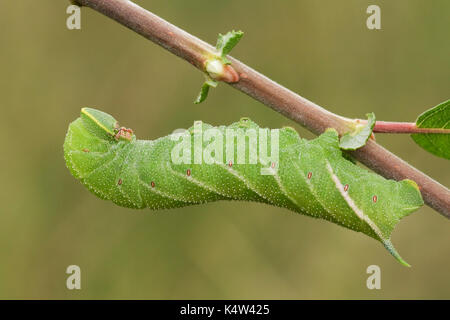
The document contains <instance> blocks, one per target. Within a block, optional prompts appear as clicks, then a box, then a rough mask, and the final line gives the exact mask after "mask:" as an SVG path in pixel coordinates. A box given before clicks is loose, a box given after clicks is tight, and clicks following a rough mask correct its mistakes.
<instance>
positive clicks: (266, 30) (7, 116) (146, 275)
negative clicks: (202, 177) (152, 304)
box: [0, 0, 450, 299]
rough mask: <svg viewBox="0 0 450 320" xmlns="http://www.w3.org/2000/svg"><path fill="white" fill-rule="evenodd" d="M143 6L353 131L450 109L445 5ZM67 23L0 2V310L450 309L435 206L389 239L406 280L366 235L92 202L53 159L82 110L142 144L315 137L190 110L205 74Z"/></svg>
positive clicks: (213, 98) (118, 37)
mask: <svg viewBox="0 0 450 320" xmlns="http://www.w3.org/2000/svg"><path fill="white" fill-rule="evenodd" d="M137 3H138V4H140V5H141V6H143V7H145V8H147V9H149V10H150V11H152V12H154V13H156V14H158V15H160V16H161V17H163V18H165V19H167V20H168V21H170V22H172V23H174V24H176V25H178V26H179V27H181V28H184V29H185V30H187V31H188V32H190V33H192V34H194V35H196V36H198V37H200V38H201V39H204V40H206V41H208V42H210V43H215V41H216V37H217V34H218V33H219V32H222V33H224V32H226V31H228V30H231V29H241V30H243V31H244V32H245V35H244V38H243V40H242V41H241V43H239V45H238V46H237V47H236V48H235V49H234V50H233V56H235V57H236V58H238V59H240V60H242V61H244V62H245V63H247V64H249V65H250V66H252V67H254V68H255V69H257V70H258V71H260V72H262V73H263V74H265V75H267V76H268V77H270V78H272V79H273V80H275V81H277V82H279V83H281V84H282V85H284V86H286V87H288V88H290V89H292V90H294V91H296V92H298V93H300V94H301V95H303V96H304V97H306V98H308V99H310V100H312V101H314V102H316V103H318V104H320V105H322V106H324V107H325V108H327V109H329V110H331V111H333V112H336V113H339V114H342V115H344V116H347V117H364V115H365V114H366V113H367V112H370V111H373V112H375V114H376V115H377V118H378V119H380V120H392V121H401V120H403V121H414V120H415V118H416V117H417V115H418V114H419V113H421V112H422V111H424V110H426V109H428V108H430V107H432V106H434V105H436V104H438V103H439V102H441V101H443V100H446V99H448V98H449V97H450V96H449V93H450V92H449V84H450V73H449V71H450V59H449V57H450V42H449V41H448V39H449V34H448V31H449V29H450V20H449V19H448V14H449V12H450V2H449V1H447V0H434V1H416V0H397V1H375V0H373V1H363V0H351V1H350V0H349V1H333V0H328V1H314V0H308V1H306V0H305V1H300V0H295V1H269V0H258V1H256V0H255V1H241V0H229V1H210V0H209V1H207V0H202V1H200V0H198V1H197V0H191V1H186V0H170V1H169V0H151V1H150V0H149V1H137ZM370 4H378V5H380V7H381V19H382V21H381V23H382V30H380V31H371V30H368V29H367V28H366V18H367V17H368V15H367V14H366V8H367V6H368V5H370ZM67 6H68V2H67V1H54V0H40V1H31V0H22V1H5V0H3V1H1V2H0V13H1V18H0V40H1V50H0V70H1V77H0V99H1V100H0V101H1V102H0V107H1V117H0V119H1V125H2V130H1V131H2V139H1V146H2V148H1V157H0V168H1V169H0V170H1V171H0V172H1V178H2V187H1V192H0V200H1V209H0V211H1V214H0V298H27V299H28V298H39V299H41V298H43V299H48V298H62V299H66V298H70V299H77V298H100V299H103V298H112V299H116V298H137V299H144V298H148V299H184V298H192V299H201V298H211V299H215V298H224V299H230V298H236V299H250V298H251V299H263V298H264V299H266V298H267V299H277V298H284V299H322V298H334V299H336V298H337V299H345V298H363V299H366V298H367V299H372V298H375V299H380V298H426V299H427V298H450V288H449V284H450V281H449V280H450V276H449V273H448V270H449V265H450V255H449V253H450V241H449V226H450V223H449V221H448V220H447V219H445V218H443V217H442V216H441V215H440V214H438V213H436V212H435V211H433V210H431V209H430V208H428V207H424V208H422V209H420V210H419V211H418V212H416V213H414V214H413V215H411V216H409V217H407V218H405V219H404V220H403V221H402V222H401V223H400V224H399V226H398V228H397V229H396V230H395V232H394V235H393V242H394V244H395V245H396V247H397V249H398V250H399V251H400V253H401V254H402V256H403V257H404V258H405V259H406V260H407V261H408V262H410V263H411V264H412V266H413V267H412V268H410V269H408V268H405V267H402V266H401V265H400V264H398V263H397V262H396V261H395V260H394V259H393V258H392V257H391V256H390V255H389V253H388V252H386V251H385V249H384V248H383V247H382V246H381V245H380V244H379V243H377V242H376V241H374V240H372V239H370V238H368V237H366V236H364V235H362V234H359V233H355V232H352V231H349V230H346V229H343V228H341V227H338V226H336V225H334V224H331V223H328V222H324V221H319V220H314V219H311V218H308V217H305V216H300V215H296V214H293V213H291V212H289V211H287V210H285V209H280V208H274V207H270V206H265V205H260V204H254V203H240V202H218V203H211V204H207V205H202V206H193V207H187V208H181V209H174V210H169V211H159V212H153V211H150V210H143V211H134V210H131V209H124V208H120V207H117V206H115V205H113V204H112V203H111V202H107V201H103V200H100V199H98V198H96V197H95V196H94V195H92V194H91V193H90V192H88V191H87V190H86V189H85V188H84V187H83V186H82V185H81V184H80V183H79V182H78V181H77V180H75V179H74V178H73V177H72V176H71V175H70V173H69V171H68V170H67V169H66V167H65V163H64V159H63V150H62V144H63V141H64V137H65V133H66V129H67V126H68V124H69V123H70V122H71V121H73V120H74V119H75V118H76V117H78V115H79V111H80V108H81V107H83V106H93V107H98V108H100V109H102V110H104V111H107V112H108V113H111V114H113V115H114V116H115V117H116V118H117V119H119V120H120V121H121V123H122V124H123V125H125V126H129V127H132V128H133V129H134V131H135V132H136V133H137V135H138V137H141V138H148V139H154V138H157V137H160V136H162V135H167V134H168V133H171V132H172V131H173V130H174V129H176V128H186V127H189V126H190V125H192V123H193V121H194V120H199V119H201V120H203V121H205V122H208V123H212V124H216V125H219V124H229V123H231V122H233V121H236V120H237V119H239V118H240V117H242V116H249V117H251V118H252V119H253V120H254V121H256V122H258V123H259V124H261V125H262V126H268V127H272V128H276V127H280V126H283V125H291V126H294V127H295V128H297V129H298V130H299V132H300V134H301V135H302V136H304V137H308V138H311V137H313V136H312V135H311V134H310V133H309V132H307V131H306V130H305V129H302V128H300V127H299V126H298V125H296V124H295V123H293V122H292V121H290V120H288V119H286V118H284V117H282V116H281V115H280V114H278V113H276V112H274V111H273V110H271V109H269V108H267V107H265V106H264V105H262V104H260V103H259V102H256V101H254V100H252V99H251V98H249V97H247V96H246V95H244V94H242V93H240V92H238V91H236V90H233V89H232V88H231V87H229V86H227V85H225V84H221V85H219V87H218V88H217V89H214V90H213V91H212V92H211V94H210V97H209V98H208V100H207V101H206V102H205V103H203V104H200V105H194V104H192V101H193V99H194V98H195V96H196V95H197V93H198V91H199V89H200V86H201V84H202V81H203V76H202V74H201V73H200V72H199V71H197V70H195V69H194V68H192V66H190V65H189V64H188V63H186V62H184V61H182V60H181V59H178V58H176V57H174V56H172V55H171V54H169V53H168V52H167V51H165V50H163V49H162V48H160V47H158V46H156V45H155V44H153V43H151V42H149V41H147V40H145V39H144V38H142V37H140V36H138V35H137V34H135V33H133V32H131V31H129V30H128V29H126V28H124V27H122V26H120V25H119V24H117V23H116V22H113V21H112V20H110V19H108V18H105V17H104V16H102V15H100V14H98V13H96V12H94V11H92V10H91V9H86V8H84V9H82V17H81V20H82V21H81V26H82V29H81V30H79V31H76V30H74V31H69V30H68V29H67V28H66V18H67V17H68V15H67V14H66V12H65V11H66V7H67ZM377 141H379V142H380V143H381V144H383V145H384V146H386V147H387V148H389V149H390V150H392V151H394V152H395V153H396V154H398V155H399V156H401V157H403V158H404V159H406V160H407V161H409V162H410V163H411V164H412V165H414V166H416V167H418V168H419V169H421V170H423V171H424V172H426V173H427V174H429V175H430V176H431V177H433V178H436V179H438V180H439V181H440V182H441V183H442V184H444V185H447V186H449V185H450V170H449V163H448V161H446V160H444V159H440V158H437V157H435V156H433V155H431V154H428V153H426V152H425V151H422V150H421V149H420V148H418V146H416V145H415V143H414V142H413V141H412V140H411V139H410V138H409V137H408V136H403V135H398V136H392V135H389V136H387V135H381V134H379V135H377ZM71 264H76V265H79V266H80V267H81V273H82V289H81V290H73V291H69V290H67V289H66V286H65V283H66V277H67V275H66V274H65V270H66V268H67V266H68V265H71ZM371 264H376V265H379V266H380V267H381V272H382V278H381V286H382V289H381V290H368V289H367V288H366V279H367V277H368V275H367V274H366V268H367V266H369V265H371Z"/></svg>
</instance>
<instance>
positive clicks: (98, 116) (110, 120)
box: [81, 108, 134, 141]
mask: <svg viewBox="0 0 450 320" xmlns="http://www.w3.org/2000/svg"><path fill="white" fill-rule="evenodd" d="M81 120H82V121H83V124H84V126H85V127H86V128H87V129H88V130H89V131H90V132H91V133H93V134H95V135H96V136H98V137H99V138H101V139H105V140H107V139H115V140H116V141H119V140H128V141H131V140H132V138H133V135H134V134H133V130H131V129H127V128H125V127H120V126H119V123H118V121H117V120H116V119H114V117H113V116H111V115H109V114H107V113H105V112H102V111H99V110H96V109H93V108H83V109H81Z"/></svg>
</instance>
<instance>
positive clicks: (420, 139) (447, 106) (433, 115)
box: [411, 100, 450, 159]
mask: <svg viewBox="0 0 450 320" xmlns="http://www.w3.org/2000/svg"><path fill="white" fill-rule="evenodd" d="M416 126H417V127H418V128H438V129H450V100H447V101H444V102H442V103H441V104H439V105H437V106H436V107H434V108H431V109H430V110H427V111H425V112H424V113H422V114H421V115H420V116H419V117H418V118H417V120H416ZM411 138H412V139H413V140H414V141H415V142H416V143H417V144H418V145H419V146H421V147H422V148H424V149H425V150H427V151H428V152H430V153H432V154H434V155H436V156H438V157H442V158H445V159H450V134H448V133H414V134H412V135H411Z"/></svg>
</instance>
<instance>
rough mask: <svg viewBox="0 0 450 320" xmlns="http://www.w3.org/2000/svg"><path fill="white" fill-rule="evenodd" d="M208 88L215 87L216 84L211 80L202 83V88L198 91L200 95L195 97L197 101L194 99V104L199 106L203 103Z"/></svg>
mask: <svg viewBox="0 0 450 320" xmlns="http://www.w3.org/2000/svg"><path fill="white" fill-rule="evenodd" d="M210 87H213V88H215V87H217V82H216V81H214V80H211V79H208V80H206V81H205V82H204V83H203V86H202V88H201V89H200V93H199V94H198V96H197V99H195V101H194V103H195V104H199V103H201V102H203V101H205V99H206V97H208V92H209V88H210Z"/></svg>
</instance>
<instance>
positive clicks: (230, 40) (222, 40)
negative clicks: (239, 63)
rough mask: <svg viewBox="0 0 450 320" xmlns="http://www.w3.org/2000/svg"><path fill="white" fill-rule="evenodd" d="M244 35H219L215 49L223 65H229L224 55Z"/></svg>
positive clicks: (231, 33) (237, 32) (233, 32)
mask: <svg viewBox="0 0 450 320" xmlns="http://www.w3.org/2000/svg"><path fill="white" fill-rule="evenodd" d="M243 35H244V33H243V32H242V31H234V30H233V31H230V32H227V33H226V34H225V35H222V34H220V33H219V37H218V38H217V44H216V49H217V50H218V51H219V52H220V55H221V57H222V59H223V62H224V63H225V64H230V61H229V60H228V59H227V58H226V55H227V54H229V53H230V51H231V50H232V49H233V48H234V47H235V46H236V45H237V43H238V42H239V40H241V38H242V36H243Z"/></svg>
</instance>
